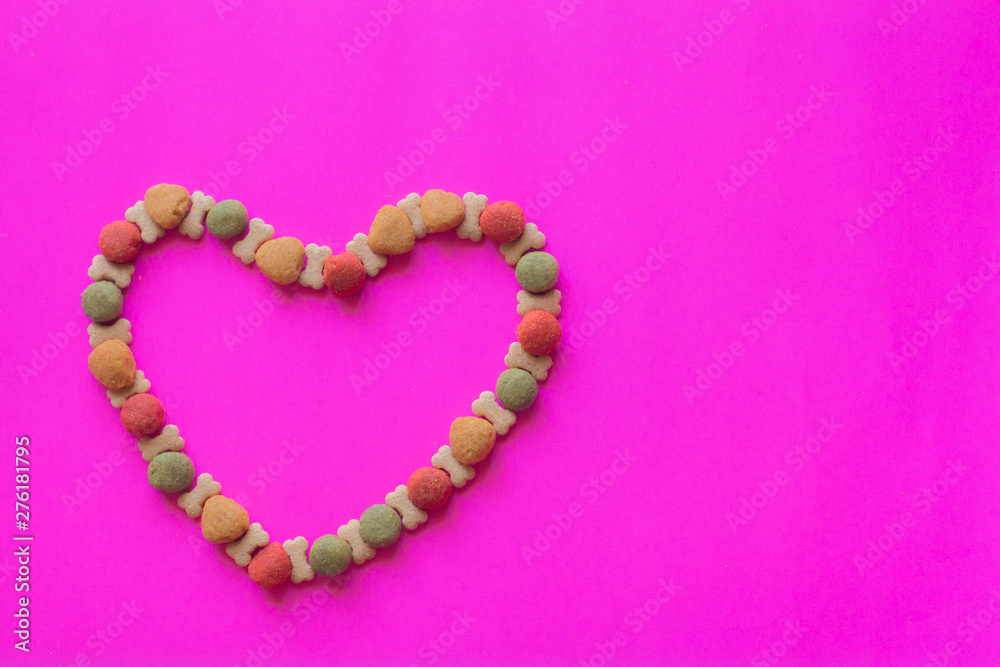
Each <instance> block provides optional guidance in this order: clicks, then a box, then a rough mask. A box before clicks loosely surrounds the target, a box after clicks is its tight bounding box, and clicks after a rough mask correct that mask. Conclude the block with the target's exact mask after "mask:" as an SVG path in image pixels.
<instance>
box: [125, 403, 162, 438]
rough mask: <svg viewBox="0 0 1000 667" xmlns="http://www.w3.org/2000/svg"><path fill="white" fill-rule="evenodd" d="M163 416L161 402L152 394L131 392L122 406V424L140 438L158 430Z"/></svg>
mask: <svg viewBox="0 0 1000 667" xmlns="http://www.w3.org/2000/svg"><path fill="white" fill-rule="evenodd" d="M163 417H164V413H163V403H161V402H160V399H158V398H157V397H156V396H153V395H152V394H133V395H132V396H129V397H128V398H127V399H126V400H125V404H124V405H123V406H122V413H121V419H122V426H124V427H125V430H126V431H128V432H129V433H131V434H132V435H134V436H138V437H140V438H141V437H143V436H147V435H153V434H154V433H156V432H157V431H159V430H160V427H161V426H163Z"/></svg>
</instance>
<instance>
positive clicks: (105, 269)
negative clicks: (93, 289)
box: [87, 255, 135, 289]
mask: <svg viewBox="0 0 1000 667" xmlns="http://www.w3.org/2000/svg"><path fill="white" fill-rule="evenodd" d="M133 273H135V265H134V264H129V263H122V264H118V263H116V262H109V261H108V260H107V258H106V257H105V256H104V255H94V259H93V260H92V261H91V263H90V268H89V269H87V275H88V276H90V279H91V280H111V281H113V282H114V284H115V285H118V287H121V288H123V289H124V288H126V287H128V286H129V284H130V283H131V282H132V274H133Z"/></svg>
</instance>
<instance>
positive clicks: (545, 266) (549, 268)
mask: <svg viewBox="0 0 1000 667" xmlns="http://www.w3.org/2000/svg"><path fill="white" fill-rule="evenodd" d="M514 275H515V277H516V278H517V282H518V284H520V285H521V287H523V288H524V289H526V290H528V291H529V292H534V293H536V294H538V293H540V292H548V291H549V290H550V289H552V287H553V286H554V285H555V284H556V281H557V280H559V262H557V261H556V258H555V257H553V256H552V255H550V254H549V253H547V252H529V253H528V254H527V255H525V256H524V257H522V258H521V259H519V260H518V262H517V268H516V269H515V270H514Z"/></svg>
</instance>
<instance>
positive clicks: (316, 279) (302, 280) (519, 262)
mask: <svg viewBox="0 0 1000 667" xmlns="http://www.w3.org/2000/svg"><path fill="white" fill-rule="evenodd" d="M206 227H207V228H208V231H209V233H211V234H212V235H213V236H215V237H217V238H218V239H237V238H238V240H237V241H236V242H235V243H234V244H233V246H232V251H233V254H234V255H235V256H236V257H238V258H239V259H240V260H242V262H243V263H244V264H251V263H256V265H257V266H258V267H259V268H260V269H261V271H262V272H263V274H264V275H265V276H266V277H267V278H269V279H270V280H272V281H273V282H275V283H277V284H279V285H291V284H293V283H296V282H298V283H299V284H300V285H302V286H304V287H310V288H312V289H316V290H322V289H325V288H328V289H329V290H330V291H332V292H333V293H334V294H335V295H337V296H340V297H349V296H351V295H354V294H357V293H358V292H359V291H360V290H361V289H363V287H364V285H365V281H366V280H368V279H371V278H375V277H377V276H378V274H379V272H380V271H381V270H382V269H383V268H385V266H386V265H387V263H388V257H389V256H391V255H402V254H405V253H407V252H410V251H411V250H413V248H414V247H415V245H416V241H417V239H421V238H424V237H425V236H427V235H428V234H435V233H443V232H448V231H450V230H456V233H457V234H458V236H459V238H462V239H469V240H470V241H473V242H478V241H481V240H482V238H483V237H484V236H485V237H487V238H489V239H490V240H491V241H493V242H495V243H497V244H498V247H499V250H500V253H501V254H502V255H503V257H504V260H505V261H506V263H507V264H508V265H510V266H512V267H514V272H515V277H516V279H517V282H518V283H519V285H520V286H521V290H520V291H519V292H518V294H517V301H518V305H517V313H518V315H520V316H521V317H522V320H521V322H520V324H518V326H517V330H516V337H517V342H514V343H511V345H510V349H509V350H508V353H507V355H506V357H505V358H504V363H505V365H506V366H507V369H506V370H504V371H503V372H502V373H501V374H500V376H499V377H498V378H497V382H496V387H495V392H496V393H495V394H494V392H491V391H484V392H482V393H481V394H480V395H479V397H478V398H476V399H475V400H474V401H473V402H472V407H471V411H472V415H471V416H464V417H458V418H456V419H455V420H454V421H453V422H452V424H451V429H450V431H449V434H448V440H449V444H448V445H444V446H442V447H441V448H440V449H438V451H437V452H435V453H434V454H433V455H432V456H431V460H430V464H431V465H430V466H426V467H422V468H418V469H417V470H415V471H414V472H413V474H411V475H410V477H409V479H408V480H407V483H406V484H400V485H398V486H397V487H396V488H395V489H393V490H392V491H390V492H389V493H388V494H386V495H385V502H384V503H377V504H374V505H372V506H371V507H369V508H368V509H367V510H365V511H364V512H363V513H362V514H361V516H360V517H359V518H358V519H351V520H350V521H347V522H346V523H345V524H344V525H341V526H340V527H339V528H338V529H337V530H336V532H335V533H330V534H326V535H322V536H320V537H318V538H316V539H314V540H313V541H312V543H311V544H310V543H309V541H308V540H306V538H305V537H303V536H298V537H296V538H294V539H290V540H285V541H284V542H279V541H273V542H272V541H271V537H270V535H269V534H268V533H267V532H266V531H265V530H264V528H263V527H262V526H261V525H260V524H259V523H251V522H250V516H249V513H248V512H247V510H246V509H245V508H243V507H242V506H241V505H240V504H239V503H237V502H236V501H235V500H233V499H232V498H229V497H227V496H224V495H222V485H221V484H220V483H219V482H218V481H216V480H215V479H214V477H213V476H212V475H211V474H210V473H207V472H203V473H201V474H200V475H198V476H197V478H195V469H194V463H193V462H192V461H191V459H190V458H189V457H188V456H187V454H185V453H184V445H185V443H184V438H182V437H181V436H180V431H179V429H178V428H177V426H175V425H173V424H165V419H166V414H165V411H164V408H163V404H162V402H161V401H160V400H159V399H158V398H156V397H155V396H154V395H153V394H152V393H150V391H149V389H150V382H149V380H148V379H147V378H146V377H145V374H144V373H143V372H142V371H141V370H138V369H137V367H136V362H135V357H134V356H133V354H132V350H131V348H130V347H129V345H130V344H131V342H132V331H131V323H130V322H129V320H127V319H125V318H123V317H122V313H123V305H124V294H123V290H126V289H127V288H128V287H129V285H130V283H131V282H132V275H133V273H134V271H135V266H134V264H133V263H132V262H134V260H135V258H136V257H137V256H138V254H139V251H140V249H141V248H142V246H143V245H144V244H151V243H155V242H156V241H157V240H158V239H160V238H161V237H163V235H164V234H166V233H167V231H169V230H172V229H176V230H177V231H178V232H179V233H180V234H183V235H184V236H187V237H189V238H190V239H192V240H199V239H201V237H202V236H203V235H204V231H205V228H206ZM544 246H545V236H544V235H543V234H542V233H541V232H539V231H538V227H537V226H536V225H535V224H534V223H526V222H525V217H524V212H523V211H522V210H521V207H519V206H518V205H517V204H515V203H513V202H509V201H498V202H494V203H492V204H490V203H489V202H488V200H487V198H486V196H485V195H479V194H475V193H472V192H468V193H466V194H465V196H463V197H459V196H458V195H455V194H453V193H449V192H445V191H444V190H428V191H427V192H425V193H424V194H423V195H419V194H417V193H411V194H409V195H408V196H407V197H405V198H404V199H402V200H400V201H399V202H398V203H397V204H396V206H391V205H386V206H383V207H382V208H380V209H379V210H378V212H377V213H376V214H375V218H374V220H373V221H372V224H371V227H370V229H369V231H368V234H364V233H358V234H356V235H355V236H354V238H353V239H351V240H350V241H349V242H348V243H347V244H346V245H345V248H344V252H342V253H339V254H336V255H334V254H333V251H332V250H331V249H330V248H329V247H328V246H320V245H317V244H315V243H310V244H308V245H304V244H303V243H302V242H301V241H300V240H299V239H297V238H294V237H290V236H286V237H281V238H275V237H274V227H272V226H271V225H268V224H266V223H265V222H264V221H263V220H261V219H260V218H252V219H251V218H250V216H249V214H248V212H247V209H246V207H245V206H244V205H243V204H242V203H241V202H239V201H237V200H234V199H229V200H224V201H220V202H218V203H216V202H215V200H214V199H213V198H212V197H209V196H207V195H205V194H204V193H202V192H200V191H195V192H194V193H189V192H188V190H187V189H186V188H184V187H182V186H179V185H172V184H167V183H160V184H158V185H154V186H152V187H150V188H149V189H148V190H147V191H146V193H145V196H144V197H143V199H142V200H140V201H137V202H136V203H135V205H134V206H132V207H130V208H128V210H127V211H126V212H125V219H124V220H119V221H116V222H112V223H109V224H108V225H105V226H104V227H103V228H102V229H101V232H100V235H99V237H98V247H99V249H100V253H101V254H99V255H96V256H94V258H93V260H92V262H91V266H90V269H89V270H88V271H87V274H88V276H89V277H90V278H91V279H92V280H93V281H94V282H93V283H91V284H90V285H88V286H87V288H86V289H85V290H84V291H83V294H82V298H81V301H82V306H83V311H84V313H85V314H86V315H87V317H88V318H90V319H91V320H92V323H91V324H90V325H89V326H88V327H87V332H88V334H89V339H90V346H91V348H92V349H91V352H90V355H89V357H88V358H87V365H88V367H89V368H90V372H91V373H92V374H93V376H94V377H95V378H96V379H97V380H98V382H100V383H101V384H102V385H103V386H104V387H105V389H106V393H107V396H108V398H109V399H110V401H111V405H112V406H113V407H115V408H117V409H119V410H120V418H121V423H122V426H123V427H124V428H125V430H126V431H128V432H129V433H130V434H131V435H134V436H136V437H137V438H138V447H139V450H140V451H141V453H142V457H143V459H144V460H145V461H147V462H148V463H149V466H148V468H147V477H148V480H149V483H150V485H151V486H152V487H153V488H155V489H158V490H160V491H163V492H165V493H170V494H179V495H178V497H177V505H178V506H179V507H180V509H182V510H183V511H184V512H186V513H187V515H188V516H189V517H190V518H192V519H199V518H200V521H201V531H202V535H203V536H204V538H205V539H206V540H208V541H209V542H211V543H214V544H225V545H226V553H227V554H229V556H230V557H232V559H233V560H234V561H235V562H236V564H237V565H239V566H240V567H243V568H247V570H248V572H249V574H250V577H251V578H252V579H253V580H254V581H255V582H256V583H257V584H259V585H260V586H262V587H264V588H272V587H274V586H277V585H279V584H281V583H284V582H285V581H288V580H290V581H291V582H292V583H300V582H303V581H310V580H312V579H313V578H314V577H315V576H316V575H320V576H336V575H339V574H341V573H342V572H344V570H346V569H347V567H348V566H349V565H350V563H351V561H353V562H354V563H355V564H358V565H361V564H362V563H364V562H365V561H367V560H369V559H371V558H373V557H374V556H375V553H376V549H379V548H383V547H388V546H390V545H392V544H395V543H396V541H397V540H398V539H399V536H400V534H401V533H402V529H403V528H404V527H405V528H406V529H407V530H415V529H416V528H418V527H419V526H420V525H421V524H422V523H424V522H425V521H426V520H427V517H428V515H427V512H428V511H433V510H435V509H439V508H441V507H443V506H444V505H445V504H446V503H447V502H448V501H449V499H450V498H451V494H452V490H453V488H461V487H463V486H465V484H466V483H467V482H468V481H469V480H470V479H472V478H473V477H474V476H475V469H474V468H473V466H474V465H475V464H477V463H479V462H481V461H483V460H484V459H486V457H488V456H489V455H490V453H491V452H492V450H493V446H494V444H495V442H496V438H497V436H502V435H505V434H506V433H507V432H508V430H509V429H510V428H511V426H513V425H514V423H515V421H516V414H515V413H517V412H520V411H522V410H526V409H528V408H529V407H531V405H532V404H533V403H534V401H535V397H536V395H537V391H538V382H539V381H542V380H545V378H546V377H547V375H548V371H549V368H550V367H551V366H552V358H551V357H550V356H549V355H550V354H551V353H552V352H553V351H554V350H555V349H556V347H558V345H559V342H560V340H561V338H562V328H561V326H560V324H559V320H558V319H557V317H558V316H559V315H560V313H561V305H560V299H561V296H562V295H561V293H560V291H559V290H557V289H554V286H555V284H556V281H557V280H558V277H559V265H558V263H557V262H556V260H555V258H554V257H552V255H550V254H548V253H547V252H543V251H542V250H541V249H542V248H543V247H544ZM303 263H304V267H303Z"/></svg>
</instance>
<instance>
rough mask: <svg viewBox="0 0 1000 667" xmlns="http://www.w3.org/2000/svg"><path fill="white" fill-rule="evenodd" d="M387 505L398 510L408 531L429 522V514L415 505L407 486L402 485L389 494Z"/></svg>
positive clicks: (386, 497)
mask: <svg viewBox="0 0 1000 667" xmlns="http://www.w3.org/2000/svg"><path fill="white" fill-rule="evenodd" d="M385 504H386V505H388V506H389V507H391V508H392V509H394V510H396V512H397V513H398V514H399V516H400V517H401V518H402V519H403V525H404V526H406V528H407V529H408V530H414V529H415V528H416V527H417V526H419V525H420V524H422V523H423V522H424V521H427V512H425V511H424V510H422V509H420V508H419V507H417V506H416V505H414V504H413V502H412V501H411V500H410V494H409V492H408V491H407V490H406V485H405V484H400V485H399V486H397V487H396V490H395V491H393V492H392V493H387V494H386V496H385Z"/></svg>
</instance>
